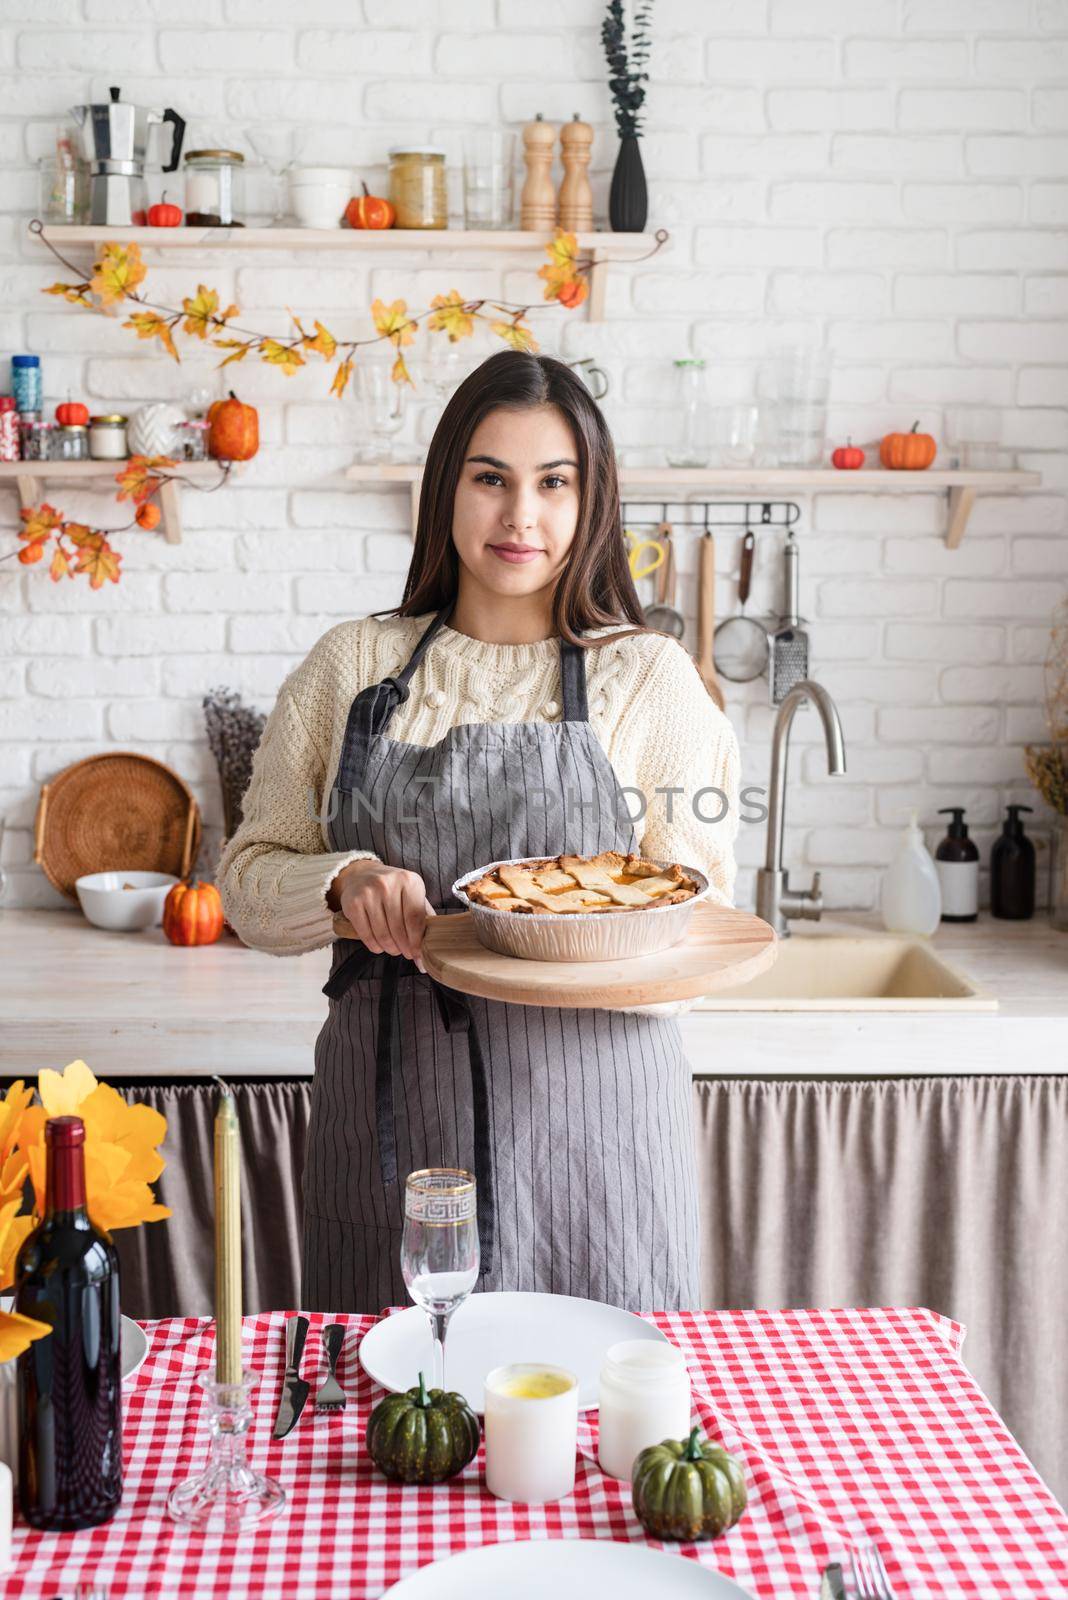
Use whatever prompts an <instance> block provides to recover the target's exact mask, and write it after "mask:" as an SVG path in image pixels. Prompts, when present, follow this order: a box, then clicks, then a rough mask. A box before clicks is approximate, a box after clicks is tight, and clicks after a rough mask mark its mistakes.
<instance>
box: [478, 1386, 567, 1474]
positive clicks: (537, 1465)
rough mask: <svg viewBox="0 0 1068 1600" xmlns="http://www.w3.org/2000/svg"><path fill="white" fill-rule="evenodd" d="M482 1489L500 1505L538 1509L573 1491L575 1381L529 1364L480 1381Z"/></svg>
mask: <svg viewBox="0 0 1068 1600" xmlns="http://www.w3.org/2000/svg"><path fill="white" fill-rule="evenodd" d="M485 1418H486V1488H487V1489H488V1490H489V1491H490V1493H491V1494H495V1495H496V1496H497V1497H498V1499H500V1500H520V1501H524V1502H526V1503H528V1504H532V1505H542V1504H544V1503H545V1501H547V1500H559V1499H560V1498H561V1497H562V1496H563V1495H565V1494H570V1493H571V1491H572V1489H573V1488H574V1487H575V1451H576V1447H577V1443H578V1379H577V1378H576V1377H575V1374H574V1373H573V1372H568V1371H567V1370H566V1368H564V1367H545V1366H539V1365H536V1364H534V1363H530V1362H516V1363H514V1364H513V1365H511V1366H506V1367H495V1368H494V1369H493V1371H492V1372H491V1373H490V1374H489V1376H488V1377H487V1379H486V1405H485Z"/></svg>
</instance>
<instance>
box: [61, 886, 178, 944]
mask: <svg viewBox="0 0 1068 1600" xmlns="http://www.w3.org/2000/svg"><path fill="white" fill-rule="evenodd" d="M177 882H178V879H177V878H176V877H175V876H174V874H173V873H170V872H87V873H86V874H85V876H84V877H81V878H75V880H74V888H75V891H76V893H77V895H78V903H79V904H80V906H81V908H82V910H83V911H84V912H85V915H86V916H87V917H88V919H89V921H90V922H91V923H92V924H93V926H94V927H95V928H111V929H114V930H115V931H117V932H119V933H129V932H132V931H133V930H134V929H136V928H157V927H158V926H159V924H160V923H161V922H162V921H163V902H164V901H165V900H166V898H167V892H168V890H170V889H171V888H173V886H174V885H175V884H176V883H177ZM127 883H128V884H130V885H132V887H131V888H129V889H126V888H124V887H123V885H124V884H127Z"/></svg>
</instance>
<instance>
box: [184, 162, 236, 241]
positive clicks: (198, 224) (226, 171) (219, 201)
mask: <svg viewBox="0 0 1068 1600" xmlns="http://www.w3.org/2000/svg"><path fill="white" fill-rule="evenodd" d="M244 160H245V158H244V156H243V155H242V154H241V152H240V151H239V150H190V151H188V153H187V154H186V158H185V165H184V171H185V225H186V227H187V228H243V227H244V223H243V222H241V221H239V219H238V213H239V212H240V211H241V210H242V209H243V208H242V205H241V193H240V185H241V179H242V166H243V163H244Z"/></svg>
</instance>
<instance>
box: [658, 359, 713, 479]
mask: <svg viewBox="0 0 1068 1600" xmlns="http://www.w3.org/2000/svg"><path fill="white" fill-rule="evenodd" d="M711 451H712V413H711V411H710V409H709V405H708V389H707V386H706V383H705V364H704V362H703V361H701V360H699V359H696V358H694V357H685V358H681V359H679V360H678V361H676V362H675V430H674V438H673V440H672V443H671V444H669V445H668V447H667V460H668V466H669V467H707V466H708V461H709V456H710V455H711Z"/></svg>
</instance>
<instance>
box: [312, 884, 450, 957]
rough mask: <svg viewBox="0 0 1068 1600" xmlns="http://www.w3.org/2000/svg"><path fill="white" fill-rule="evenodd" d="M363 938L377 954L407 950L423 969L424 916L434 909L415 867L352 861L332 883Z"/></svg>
mask: <svg viewBox="0 0 1068 1600" xmlns="http://www.w3.org/2000/svg"><path fill="white" fill-rule="evenodd" d="M330 888H331V895H330V898H331V899H332V898H333V897H334V895H335V894H336V896H337V900H338V903H339V906H340V909H341V912H342V915H343V916H345V917H347V918H348V920H349V922H350V923H351V924H352V930H353V932H354V933H355V935H356V937H357V939H359V940H360V942H361V944H364V945H366V947H367V949H368V950H371V951H373V952H374V953H375V954H376V955H379V954H382V953H384V954H386V955H390V956H407V957H408V959H409V960H410V961H414V962H415V964H416V966H417V967H418V968H419V970H420V972H425V971H426V968H425V967H424V966H423V961H422V955H421V947H422V942H423V930H424V928H425V927H426V919H427V917H432V916H434V915H435V914H436V913H435V911H434V908H433V906H432V905H431V904H430V902H429V901H428V899H427V897H426V885H425V884H424V882H423V880H422V878H421V877H420V876H419V874H418V872H406V871H405V869H404V868H403V867H390V866H387V865H386V864H385V862H382V861H350V862H349V864H348V866H347V867H342V869H341V871H340V872H339V873H338V875H337V877H336V878H335V879H334V881H333V883H332V884H331V886H330Z"/></svg>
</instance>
